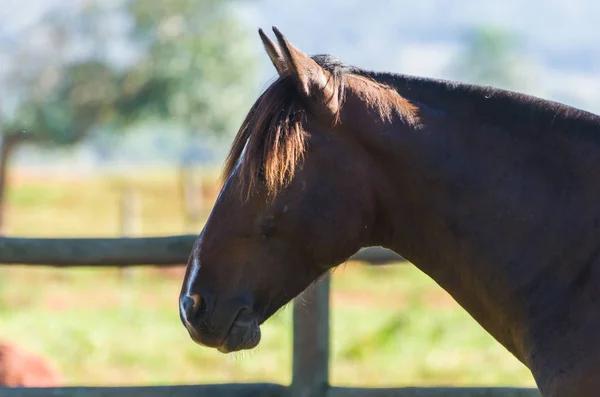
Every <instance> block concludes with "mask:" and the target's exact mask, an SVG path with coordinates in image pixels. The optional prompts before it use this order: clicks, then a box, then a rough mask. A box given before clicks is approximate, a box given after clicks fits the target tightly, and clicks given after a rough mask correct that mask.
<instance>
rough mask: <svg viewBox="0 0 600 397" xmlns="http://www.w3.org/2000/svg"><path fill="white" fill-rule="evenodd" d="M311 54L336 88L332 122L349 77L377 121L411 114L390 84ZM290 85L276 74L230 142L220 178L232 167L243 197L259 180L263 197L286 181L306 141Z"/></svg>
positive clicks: (303, 115) (336, 120)
mask: <svg viewBox="0 0 600 397" xmlns="http://www.w3.org/2000/svg"><path fill="white" fill-rule="evenodd" d="M312 58H313V60H315V62H317V64H319V66H321V67H322V68H324V69H325V70H327V71H328V72H330V73H331V74H332V76H333V78H332V79H331V81H330V83H329V84H334V85H336V86H337V87H336V90H335V92H337V95H338V98H337V99H338V103H339V105H340V106H339V107H338V114H335V115H334V125H333V126H335V124H337V123H339V117H340V115H339V111H340V109H341V108H342V107H343V102H344V99H345V94H346V84H347V83H348V82H350V81H351V82H352V85H353V87H355V88H356V89H357V91H358V92H359V95H360V96H361V97H362V98H363V99H364V101H365V103H366V104H367V106H368V107H369V108H371V109H372V110H374V111H375V112H376V114H377V115H378V116H379V117H380V118H381V119H382V121H390V120H391V117H392V114H393V113H397V114H405V115H406V114H408V115H411V114H413V112H412V110H413V108H412V106H411V105H410V104H409V103H408V101H406V100H405V99H404V98H402V97H401V96H400V95H399V94H398V93H397V92H396V91H395V90H394V89H392V88H391V87H389V86H387V85H385V84H382V83H378V82H376V81H375V80H373V79H370V78H368V77H364V76H362V70H361V69H359V68H356V67H353V66H349V65H346V64H344V63H343V62H341V61H340V60H339V59H338V58H336V57H333V56H331V55H315V56H313V57H312ZM349 77H351V79H349ZM294 84H295V83H294V81H293V77H292V76H291V75H285V74H284V75H283V76H279V78H278V79H277V80H276V81H275V82H273V84H271V85H270V86H269V87H268V88H267V89H266V90H265V91H264V92H263V93H262V94H261V95H260V96H259V98H258V99H257V100H256V102H255V103H254V105H253V106H252V107H251V108H250V111H249V112H248V114H247V115H246V117H245V119H244V121H243V123H242V125H241V127H240V129H239V131H238V133H237V135H236V136H235V138H234V140H233V143H232V145H231V149H230V151H229V154H228V156H227V159H226V162H225V167H224V170H223V175H222V180H223V181H225V180H228V179H230V178H231V177H232V176H233V174H234V170H236V168H237V173H236V175H235V180H233V181H232V182H234V183H236V184H237V185H238V187H239V188H240V189H241V191H246V193H247V194H248V195H249V194H251V192H252V191H253V189H254V187H255V186H256V184H257V183H258V182H259V181H260V182H263V183H264V185H265V186H266V189H267V192H268V194H269V195H276V194H277V192H278V191H279V190H280V189H281V188H282V187H284V186H285V185H286V184H287V183H289V182H290V181H291V179H292V177H293V176H294V171H295V169H296V165H297V164H298V163H299V162H300V161H302V160H303V158H304V154H305V152H306V142H307V134H306V131H305V129H304V128H303V124H304V122H305V121H306V117H307V110H306V107H305V105H304V104H303V102H302V98H301V97H300V95H299V94H298V92H297V89H296V87H295V85H294ZM408 118H410V119H411V120H412V119H413V118H412V117H411V116H409V117H408ZM413 121H414V120H413ZM333 126H332V127H333Z"/></svg>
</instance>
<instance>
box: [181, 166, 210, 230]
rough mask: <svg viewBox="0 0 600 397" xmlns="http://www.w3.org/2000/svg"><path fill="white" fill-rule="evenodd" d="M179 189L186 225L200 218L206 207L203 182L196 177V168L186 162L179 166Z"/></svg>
mask: <svg viewBox="0 0 600 397" xmlns="http://www.w3.org/2000/svg"><path fill="white" fill-rule="evenodd" d="M179 189H180V191H181V199H182V206H183V215H184V219H185V225H186V227H189V226H190V225H193V224H194V223H195V222H198V221H199V220H200V217H201V215H202V209H203V208H204V196H203V194H202V193H203V182H202V180H200V181H197V180H196V178H195V173H194V168H193V167H192V166H191V165H188V164H184V165H182V166H181V167H180V168H179Z"/></svg>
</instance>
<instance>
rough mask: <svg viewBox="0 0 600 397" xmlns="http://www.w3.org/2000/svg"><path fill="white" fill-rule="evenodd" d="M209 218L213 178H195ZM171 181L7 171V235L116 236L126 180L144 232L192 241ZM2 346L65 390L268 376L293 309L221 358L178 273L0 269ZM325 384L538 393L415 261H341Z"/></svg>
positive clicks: (278, 373)
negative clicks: (42, 361)
mask: <svg viewBox="0 0 600 397" xmlns="http://www.w3.org/2000/svg"><path fill="white" fill-rule="evenodd" d="M202 178H203V179H204V180H205V181H206V186H207V188H206V189H204V191H205V192H204V197H205V202H206V208H205V209H204V212H203V216H206V215H207V213H208V211H209V209H210V205H211V204H212V202H213V200H214V198H215V197H216V193H217V189H216V186H215V184H214V181H215V179H216V178H215V174H214V173H209V174H206V175H202ZM177 180H178V179H177V175H176V174H175V173H169V172H161V173H153V174H152V175H149V176H148V175H131V176H128V178H122V177H120V178H115V177H111V176H104V177H98V178H94V179H87V180H80V179H71V180H70V179H67V178H62V179H61V178H47V177H36V176H35V175H32V174H24V173H19V172H16V173H13V175H12V178H11V183H12V185H11V186H12V187H11V190H10V191H9V207H8V225H7V234H10V235H21V236H118V235H120V220H119V197H120V193H119V192H120V188H121V187H122V186H124V185H128V184H129V185H132V186H135V187H136V189H137V191H138V192H139V197H140V203H141V210H140V222H139V223H140V231H139V232H140V234H141V235H169V234H181V233H197V232H199V230H200V228H201V226H202V225H201V222H186V221H185V219H184V217H183V216H182V213H183V212H182V208H183V207H182V204H181V202H182V200H181V194H180V189H179V187H178V184H177ZM0 272H1V273H0V275H1V277H0V323H1V324H2V326H1V327H0V338H4V339H8V340H10V341H13V342H15V343H18V344H20V345H21V346H23V347H25V348H28V349H30V350H33V351H36V352H39V353H40V354H43V355H45V356H46V357H48V358H49V359H50V360H51V361H53V362H54V363H55V364H56V365H57V366H58V367H59V369H60V371H61V373H62V374H63V376H64V379H65V381H66V383H67V384H69V385H141V384H150V385H159V384H186V383H188V384H193V383H222V382H241V381H269V382H280V383H284V384H287V383H289V382H290V380H291V379H290V375H291V305H288V306H287V307H286V309H284V310H282V311H281V312H280V313H278V314H276V315H275V316H274V317H273V318H272V319H270V320H269V321H268V322H267V323H266V324H265V325H264V327H263V330H262V331H263V341H262V342H261V345H260V346H259V348H258V349H256V350H255V351H252V352H247V353H243V354H234V355H227V356H224V355H222V354H220V353H218V352H216V351H212V350H209V349H206V348H201V347H199V346H196V345H195V344H193V343H192V342H191V340H190V339H189V337H188V335H187V333H186V331H185V330H184V328H183V326H182V325H181V324H180V322H179V317H178V313H177V296H178V293H179V288H180V283H181V279H182V277H183V273H182V269H175V270H169V271H165V270H160V269H140V268H135V269H132V270H131V272H130V277H129V278H128V279H124V278H123V277H122V273H121V272H120V271H119V270H118V269H96V270H92V269H72V270H58V269H52V268H25V267H6V268H3V269H0ZM332 279H333V285H332V307H333V310H332V315H331V326H332V353H331V354H332V362H331V379H332V383H334V384H337V385H347V386H399V385H440V384H453V385H518V386H533V385H534V383H533V380H532V378H531V375H530V374H529V372H528V370H527V369H526V368H525V367H524V366H523V365H521V364H520V363H519V362H518V361H517V360H516V359H515V358H513V357H512V356H511V355H510V354H509V353H508V352H507V351H506V350H504V348H502V347H501V346H500V345H499V344H498V343H496V342H495V341H494V340H493V339H492V338H491V336H489V335H488V334H487V333H485V332H484V331H483V330H482V329H481V328H480V327H479V325H477V324H476V323H475V321H474V320H473V319H471V318H470V317H469V316H468V315H467V314H466V313H465V312H464V310H462V309H461V308H460V307H459V306H458V305H457V304H456V303H455V302H454V300H453V299H452V298H451V297H450V296H449V295H448V294H446V293H445V292H444V291H443V290H442V289H441V288H440V287H438V286H437V285H436V284H435V283H434V282H433V281H432V280H431V279H429V278H428V277H427V276H426V275H424V274H423V273H421V272H420V271H419V270H417V269H416V268H415V267H413V266H411V265H406V264H402V265H391V266H383V267H377V268H370V267H367V266H362V265H359V264H355V263H349V264H347V265H344V266H343V267H341V268H340V269H338V270H336V271H335V272H334V275H333V278H332Z"/></svg>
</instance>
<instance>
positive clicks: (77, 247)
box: [0, 235, 402, 267]
mask: <svg viewBox="0 0 600 397" xmlns="http://www.w3.org/2000/svg"><path fill="white" fill-rule="evenodd" d="M197 238H198V236H197V235H183V236H170V237H142V238H59V239H54V238H19V237H0V263H3V264H22V265H47V266H61V267H63V266H64V267H71V266H103V267H104V266H117V267H122V266H143V265H150V266H158V265H159V266H178V265H181V264H185V263H187V261H188V257H189V255H190V252H191V250H192V246H193V245H194V242H195V241H196V239H197ZM353 259H354V260H359V261H364V262H369V263H372V264H380V263H387V262H397V261H399V260H402V258H401V257H400V256H399V255H397V254H396V253H394V252H393V251H390V250H386V249H383V248H379V247H371V248H366V249H364V250H361V251H359V252H357V253H356V255H354V257H353Z"/></svg>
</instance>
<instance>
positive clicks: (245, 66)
mask: <svg viewBox="0 0 600 397" xmlns="http://www.w3.org/2000/svg"><path fill="white" fill-rule="evenodd" d="M231 3H232V2H231V1H215V0H203V1H187V0H167V1H161V2H155V1H150V0H127V1H123V2H120V3H117V4H116V5H115V4H113V3H111V2H108V3H106V4H105V3H103V2H100V1H95V2H86V3H82V4H78V7H72V9H70V10H62V9H61V10H59V9H52V10H51V11H50V12H48V13H47V14H46V15H45V16H44V17H43V18H42V19H41V23H40V24H39V25H37V26H35V27H34V28H32V29H30V28H27V29H26V30H25V31H23V32H20V34H21V35H22V36H23V37H21V38H19V39H17V40H16V42H17V44H18V45H16V46H13V47H15V48H13V49H12V50H11V49H10V48H5V51H3V52H4V55H5V59H8V65H7V66H6V71H5V73H3V74H2V75H1V76H0V78H2V80H3V81H2V82H1V83H3V85H4V86H5V87H6V88H7V89H8V90H10V92H11V93H14V94H15V95H13V96H12V98H13V99H11V100H10V101H9V102H8V103H5V104H3V106H2V110H3V113H4V114H3V116H4V117H3V120H2V123H1V124H0V125H1V126H2V128H1V130H2V131H3V133H4V134H5V135H12V136H19V137H20V138H21V139H24V140H36V141H38V142H43V143H55V144H72V143H75V142H77V141H79V140H80V139H81V138H83V137H85V136H86V135H88V134H89V133H90V132H92V131H94V130H96V129H99V128H104V129H105V130H112V131H118V132H122V131H124V130H125V129H126V127H127V126H128V125H130V124H132V123H135V122H140V121H148V120H149V119H151V118H154V119H157V118H158V119H163V120H168V121H169V122H175V123H178V124H180V125H182V126H184V127H185V128H188V129H189V130H190V131H191V132H194V133H198V134H210V133H212V134H217V135H219V134H223V133H224V132H226V131H227V132H230V131H231V129H232V124H231V123H232V122H233V121H235V122H239V121H238V120H235V117H232V115H235V114H236V112H238V111H239V110H238V109H239V108H240V104H242V102H243V101H244V100H246V99H247V98H248V97H247V95H248V93H249V91H251V87H252V84H251V83H252V82H253V79H252V75H251V72H252V66H253V54H252V53H251V52H249V50H248V43H247V41H246V37H248V35H247V34H245V33H246V32H245V30H244V27H243V24H241V23H240V21H239V18H237V17H236V15H235V13H234V10H233V8H232V7H231ZM27 38H29V39H30V40H27ZM23 65H25V67H24V66H23Z"/></svg>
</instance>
